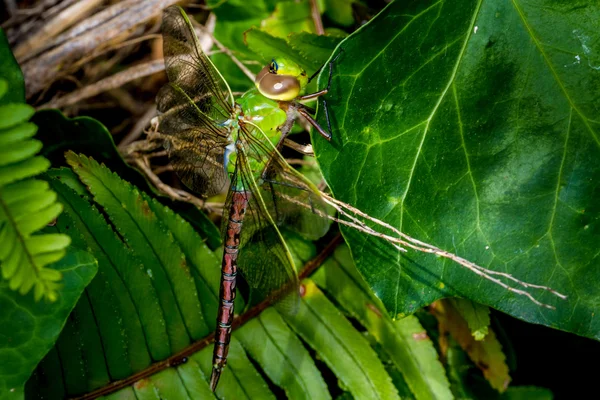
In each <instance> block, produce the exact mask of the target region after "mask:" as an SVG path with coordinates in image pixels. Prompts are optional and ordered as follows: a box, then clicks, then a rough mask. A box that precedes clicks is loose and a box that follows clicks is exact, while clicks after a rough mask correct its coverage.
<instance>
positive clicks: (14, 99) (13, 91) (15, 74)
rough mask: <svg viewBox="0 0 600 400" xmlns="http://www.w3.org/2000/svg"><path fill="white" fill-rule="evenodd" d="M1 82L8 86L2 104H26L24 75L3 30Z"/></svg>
mask: <svg viewBox="0 0 600 400" xmlns="http://www.w3.org/2000/svg"><path fill="white" fill-rule="evenodd" d="M0 81H4V83H5V84H6V85H7V86H8V87H7V88H6V89H7V90H6V91H5V92H4V95H0V104H8V103H24V102H25V86H24V85H23V74H22V73H21V70H20V69H19V66H18V64H17V61H16V60H15V57H14V56H13V53H12V52H11V51H10V47H9V46H8V40H7V39H6V34H5V33H4V31H3V30H2V29H0Z"/></svg>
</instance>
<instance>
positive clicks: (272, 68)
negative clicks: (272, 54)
mask: <svg viewBox="0 0 600 400" xmlns="http://www.w3.org/2000/svg"><path fill="white" fill-rule="evenodd" d="M278 69H279V65H277V61H275V60H274V59H273V60H271V64H269V72H270V73H272V74H276V73H277V70H278Z"/></svg>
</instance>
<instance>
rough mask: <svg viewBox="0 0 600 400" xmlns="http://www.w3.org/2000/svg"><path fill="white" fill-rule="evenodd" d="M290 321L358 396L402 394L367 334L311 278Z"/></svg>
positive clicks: (389, 396) (350, 390)
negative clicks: (347, 317)
mask: <svg viewBox="0 0 600 400" xmlns="http://www.w3.org/2000/svg"><path fill="white" fill-rule="evenodd" d="M301 291H302V293H303V294H302V301H301V302H300V307H299V310H298V312H297V313H296V314H295V315H285V316H284V318H285V319H286V321H287V322H288V324H289V325H290V326H291V327H292V328H293V329H294V331H296V333H298V335H299V336H300V337H302V339H303V340H304V341H305V342H307V343H308V344H309V345H310V346H311V347H312V348H313V349H315V351H316V352H317V353H318V354H319V356H320V358H321V359H323V361H325V363H326V364H327V366H328V367H329V368H330V369H331V370H332V371H333V372H334V373H335V374H336V376H337V377H338V379H339V380H340V381H341V382H342V384H343V386H344V388H345V389H346V390H348V391H349V392H351V393H352V395H353V396H354V398H356V399H373V398H382V399H396V398H399V396H398V392H397V391H396V388H395V387H394V385H393V384H392V381H391V378H390V376H389V375H388V374H387V372H386V371H385V368H384V367H383V364H382V363H381V361H380V360H379V359H378V358H377V355H376V354H375V352H374V351H373V349H372V348H371V347H370V346H369V343H368V342H367V341H366V340H365V338H364V337H363V336H362V335H361V334H360V333H358V331H356V330H355V329H354V328H353V327H352V325H351V324H350V322H349V321H348V320H347V319H346V318H344V316H343V315H342V314H341V313H340V311H339V310H337V309H336V308H335V306H334V305H333V304H332V303H331V302H330V301H329V300H327V298H326V297H325V296H324V295H323V293H322V292H321V291H320V290H319V289H318V288H317V286H316V285H315V284H314V283H313V282H312V281H310V280H308V279H307V280H304V281H303V282H302V288H301Z"/></svg>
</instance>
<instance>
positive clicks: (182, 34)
mask: <svg viewBox="0 0 600 400" xmlns="http://www.w3.org/2000/svg"><path fill="white" fill-rule="evenodd" d="M161 29H162V34H163V53H164V57H165V67H166V71H167V76H168V77H169V81H170V82H171V83H173V84H175V85H177V86H178V87H179V88H181V89H182V90H183V91H184V92H185V93H186V94H187V95H188V97H189V98H191V99H193V100H194V102H195V103H197V105H198V108H200V109H201V110H202V111H203V112H204V113H206V114H207V115H208V116H209V117H211V118H212V119H213V120H216V121H219V120H226V119H228V118H229V117H230V115H231V111H232V109H233V105H234V101H233V95H232V94H231V90H230V89H229V86H228V85H227V83H226V82H225V80H224V79H223V77H222V76H221V74H220V73H219V71H218V70H217V69H216V68H215V66H214V65H213V63H212V61H210V59H209V58H208V57H207V56H206V54H205V53H204V52H203V51H202V48H201V47H200V43H199V41H198V38H197V37H196V34H195V32H194V28H193V27H192V24H191V22H190V20H189V19H188V17H187V15H186V14H185V12H184V11H183V10H182V9H181V7H179V6H171V7H169V8H167V9H166V10H165V11H164V12H163V22H162V25H161Z"/></svg>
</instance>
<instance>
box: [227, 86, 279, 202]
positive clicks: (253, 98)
mask: <svg viewBox="0 0 600 400" xmlns="http://www.w3.org/2000/svg"><path fill="white" fill-rule="evenodd" d="M237 104H238V105H239V106H240V107H241V110H242V114H243V116H242V115H240V116H239V118H243V120H244V121H239V122H238V121H235V122H233V121H231V126H232V127H233V128H234V129H232V140H233V146H231V147H230V150H229V151H227V152H226V157H227V156H228V157H229V159H228V161H226V166H227V167H226V168H227V172H228V173H229V174H230V175H231V174H233V172H234V170H235V164H236V159H237V152H238V151H239V150H238V147H237V145H236V143H237V142H238V139H239V140H240V141H241V143H240V144H241V145H242V147H243V148H244V149H248V145H247V143H244V141H245V138H244V137H243V136H240V131H239V128H238V127H239V124H240V123H243V124H244V125H245V126H246V128H248V131H249V132H250V135H251V136H252V137H253V138H254V139H255V140H256V141H258V142H259V143H261V144H262V146H261V147H262V148H263V149H267V150H268V151H269V152H270V151H271V150H272V149H273V148H274V147H275V146H276V145H277V142H278V141H279V137H280V131H279V130H278V128H279V127H280V126H281V125H283V123H284V122H285V118H286V114H285V111H283V110H282V109H281V108H279V103H278V102H277V101H274V100H271V99H268V98H266V97H265V96H263V95H262V94H260V92H259V91H258V90H256V89H251V90H249V91H247V92H246V93H244V94H243V95H242V97H240V98H239V99H238V101H237ZM246 121H248V122H250V123H252V124H254V125H256V127H255V126H253V125H251V124H250V123H248V122H246ZM257 127H258V128H260V130H262V132H261V131H259V129H257ZM236 128H237V129H236ZM267 141H268V142H270V144H269V143H268V142H267ZM261 155H264V154H263V153H261ZM246 159H247V160H248V164H249V165H248V167H249V170H250V171H251V173H252V176H253V177H254V179H255V180H256V181H259V180H260V178H261V175H262V172H263V170H264V168H265V162H266V161H267V160H268V157H264V156H263V157H260V159H257V158H256V157H254V152H253V151H252V150H250V151H246ZM232 183H233V185H234V187H233V189H234V190H236V191H243V190H249V188H246V187H244V183H243V182H242V180H241V173H240V171H238V174H237V179H236V182H232Z"/></svg>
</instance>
